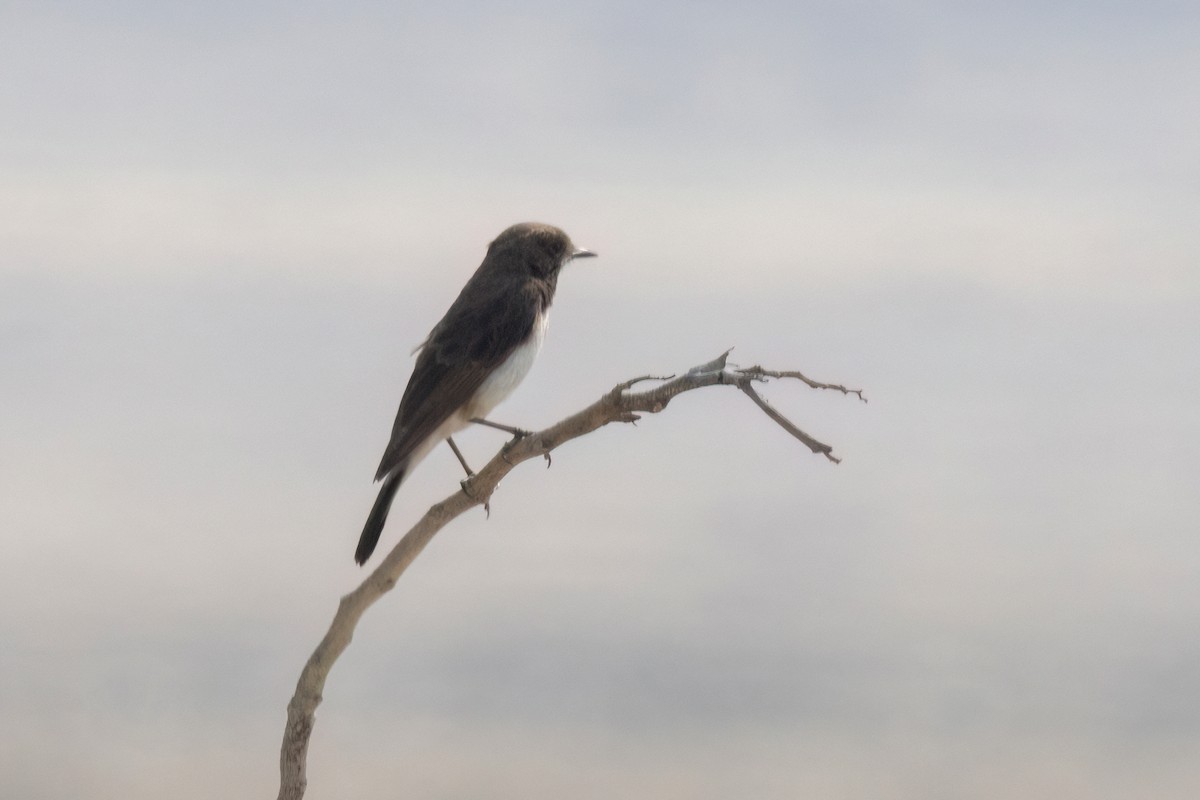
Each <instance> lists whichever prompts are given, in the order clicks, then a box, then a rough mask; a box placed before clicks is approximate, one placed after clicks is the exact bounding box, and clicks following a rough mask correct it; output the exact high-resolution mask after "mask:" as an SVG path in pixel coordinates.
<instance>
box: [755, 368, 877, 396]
mask: <svg viewBox="0 0 1200 800" xmlns="http://www.w3.org/2000/svg"><path fill="white" fill-rule="evenodd" d="M740 371H741V372H742V374H744V375H752V376H754V377H763V378H796V379H798V380H802V381H804V382H805V383H807V384H808V385H809V386H811V387H812V388H814V389H832V390H834V391H836V392H841V393H842V394H856V395H858V399H859V400H862V401H863V402H864V403H865V402H867V398H865V397H863V393H862V389H847V388H846V387H845V386H842V385H841V384H839V383H821V382H820V381H814V380H813V379H812V378H809V377H807V376H805V374H804V373H803V372H797V371H796V370H787V371H783V372H776V371H775V370H770V369H763V368H762V367H760V366H757V365H756V366H753V367H747V368H746V369H743V370H740Z"/></svg>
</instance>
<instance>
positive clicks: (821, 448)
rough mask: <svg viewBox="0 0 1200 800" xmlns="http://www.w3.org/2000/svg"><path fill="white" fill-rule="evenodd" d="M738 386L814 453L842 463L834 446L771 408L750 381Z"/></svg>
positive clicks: (836, 462) (780, 425)
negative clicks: (801, 428)
mask: <svg viewBox="0 0 1200 800" xmlns="http://www.w3.org/2000/svg"><path fill="white" fill-rule="evenodd" d="M738 388H739V389H741V390H742V391H743V392H745V393H746V394H747V395H748V396H749V397H750V399H751V400H753V401H754V402H755V403H757V404H758V407H759V408H761V409H762V410H763V411H765V412H766V414H767V416H768V417H770V418H771V419H773V420H775V421H776V422H778V423H779V427H781V428H783V429H784V430H785V431H787V432H788V433H790V434H791V435H792V436H795V437H796V438H797V439H799V440H800V441H802V442H804V444H805V445H806V446H807V447H808V449H809V450H812V451H813V452H814V453H819V454H821V455H823V456H825V457H826V458H828V459H829V460H830V461H832V462H833V463H835V464H840V463H842V460H841V459H840V458H837V457H835V456H834V455H833V448H832V447H830V446H829V445H827V444H825V443H824V442H818V441H817V440H816V439H814V438H812V437H811V436H809V435H808V434H807V433H805V432H804V431H802V430H800V429H799V428H797V427H796V426H795V425H793V424H792V421H791V420H789V419H788V418H787V417H785V416H784V415H783V414H780V413H779V412H778V411H776V410H775V409H773V408H771V404H770V403H768V402H767V401H766V400H763V399H762V396H761V395H759V393H758V392H756V391H754V387H753V386H751V385H750V383H749V382H748V381H747V382H746V383H742V384H739V385H738Z"/></svg>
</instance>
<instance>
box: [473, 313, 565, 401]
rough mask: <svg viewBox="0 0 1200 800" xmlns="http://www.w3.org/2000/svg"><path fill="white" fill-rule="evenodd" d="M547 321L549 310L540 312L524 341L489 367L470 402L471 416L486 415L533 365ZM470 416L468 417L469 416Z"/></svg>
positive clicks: (548, 319) (506, 395) (548, 322)
mask: <svg viewBox="0 0 1200 800" xmlns="http://www.w3.org/2000/svg"><path fill="white" fill-rule="evenodd" d="M549 324H550V314H549V313H548V312H547V313H543V314H540V315H539V316H538V318H537V321H536V322H534V323H533V332H532V333H530V335H529V338H528V339H526V340H525V342H524V344H522V345H520V346H519V347H517V349H516V350H513V352H512V354H511V355H509V357H508V358H506V359H505V360H504V362H503V363H501V364H500V366H498V367H496V369H495V370H493V371H492V374H491V375H488V376H487V378H485V379H484V381H483V383H482V384H480V386H479V391H477V392H476V393H475V398H474V399H475V402H473V403H472V404H471V408H470V417H486V416H487V415H488V414H490V413H491V411H492V409H493V408H495V407H496V406H497V405H499V403H500V402H501V401H502V400H504V398H506V397H508V396H509V395H510V394H512V392H513V389H516V388H517V385H518V384H520V383H521V381H522V380H524V378H525V376H526V375H528V374H529V370H530V368H532V367H533V362H534V359H536V358H537V354H538V351H539V350H541V349H542V340H543V339H545V338H546V326H548V325H549ZM468 418H469V417H468Z"/></svg>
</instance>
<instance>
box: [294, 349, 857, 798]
mask: <svg viewBox="0 0 1200 800" xmlns="http://www.w3.org/2000/svg"><path fill="white" fill-rule="evenodd" d="M729 352H730V351H728V350H727V351H725V352H724V353H723V354H721V355H720V356H718V357H717V358H715V359H713V360H712V361H710V362H708V363H706V364H701V365H699V366H697V367H693V368H692V369H689V370H688V371H687V372H686V373H684V374H683V375H679V376H678V377H675V376H671V377H667V378H655V377H653V376H650V375H645V376H641V377H638V378H633V379H631V380H628V381H624V382H622V383H619V384H617V385H616V386H615V387H613V389H612V390H611V391H609V392H607V393H605V394H604V396H602V397H601V398H600V399H599V400H597V401H596V402H594V403H592V404H591V405H590V406H588V407H587V408H585V409H583V410H582V411H580V412H578V413H576V414H573V415H571V416H569V417H567V418H566V419H564V420H562V421H561V422H559V423H557V424H556V425H552V426H551V427H549V428H546V429H545V430H543V431H536V432H533V433H529V434H527V435H525V436H520V437H517V438H514V439H513V440H511V441H509V442H508V443H507V444H505V445H504V447H502V448H501V449H500V452H498V453H497V454H496V455H495V456H494V457H493V458H492V460H491V461H489V462H488V463H487V466H485V467H484V468H483V469H482V470H480V471H479V472H478V473H477V474H476V475H474V476H472V477H470V478H468V479H467V480H465V481H463V483H462V491H457V492H455V493H454V494H452V495H450V496H449V497H447V498H446V499H445V500H442V501H441V502H440V503H436V504H435V505H433V506H432V507H431V508H430V509H429V510H428V511H427V512H426V513H425V516H423V517H421V519H420V520H418V521H417V523H416V524H415V525H413V527H412V528H411V529H410V530H409V531H408V533H406V534H405V535H404V538H402V539H401V540H400V541H399V542H398V543H397V544H396V546H395V547H393V548H392V551H391V552H390V553H388V554H387V556H386V557H385V558H384V559H383V560H382V561H381V562H380V563H379V566H377V567H376V568H375V570H374V571H373V572H372V573H371V574H370V575H368V576H367V577H366V579H365V580H363V582H362V583H361V584H360V585H359V586H358V588H357V589H355V590H354V591H352V592H350V593H349V594H347V595H346V596H345V597H343V598H342V599H341V602H340V603H338V609H337V613H336V614H335V615H334V617H333V622H332V623H331V624H330V626H329V631H328V632H327V633H326V634H325V638H323V639H322V640H321V643H320V644H319V645H317V649H316V650H315V651H314V652H313V654H312V655H311V656H310V657H309V659H308V662H307V663H306V664H305V665H304V669H303V670H302V671H301V673H300V680H299V681H298V682H297V684H296V693H295V694H294V695H293V696H292V699H291V701H290V702H289V703H288V714H287V725H286V727H285V729H284V734H283V746H282V747H281V749H280V754H279V773H280V783H279V800H300V798H302V797H303V796H304V791H305V788H306V787H307V784H308V779H307V777H306V773H305V770H306V765H307V760H308V743H309V740H310V738H311V736H312V730H313V725H314V724H315V722H316V716H315V715H316V709H317V706H318V705H320V703H321V692H322V691H323V690H324V688H325V680H326V679H327V678H328V676H329V671H330V669H332V668H333V664H334V662H336V661H337V659H338V656H340V655H341V654H342V652H343V651H344V650H345V649H346V648H347V647H348V646H349V645H350V641H351V639H352V638H353V635H354V629H355V626H357V624H358V620H359V618H361V617H362V615H363V613H364V612H365V611H366V610H367V608H369V607H370V606H371V604H372V603H374V602H375V601H376V600H378V599H379V598H380V597H382V596H383V595H384V594H386V593H387V592H389V591H390V590H391V589H392V587H394V586H395V585H396V581H397V580H399V578H400V576H401V575H402V574H403V573H404V571H405V570H406V569H408V566H409V564H411V563H412V562H413V561H414V560H415V559H416V557H417V556H418V555H420V554H421V551H422V550H424V549H425V545H427V544H429V542H430V540H432V539H433V537H434V535H435V534H437V532H438V531H440V530H441V529H442V528H443V527H445V526H446V524H447V523H449V522H450V521H451V520H453V519H454V518H455V517H457V516H459V515H460V514H462V513H463V512H465V511H467V510H468V509H470V508H472V507H474V506H477V505H482V506H484V507H485V508H486V507H487V503H488V500H489V499H490V498H491V496H492V492H494V491H495V489H496V486H497V485H498V484H499V483H500V481H501V480H502V479H503V478H504V476H505V475H507V474H508V473H509V472H510V471H511V470H512V469H513V467H515V466H516V465H518V464H520V463H521V462H523V461H528V460H529V459H531V458H539V457H544V458H545V459H546V461H547V466H548V465H549V460H550V452H551V451H552V450H554V449H555V448H556V447H559V446H561V445H563V444H565V443H566V442H569V441H570V440H572V439H575V438H578V437H580V436H583V435H585V434H588V433H591V432H592V431H594V430H596V429H597V428H601V427H603V426H605V425H607V424H608V423H610V422H635V421H636V420H638V419H639V418H640V417H639V414H641V413H649V414H657V413H658V412H660V411H662V410H663V409H664V408H666V407H667V404H668V403H670V402H671V400H672V399H673V398H675V397H676V396H677V395H680V394H682V393H684V392H689V391H692V390H693V389H700V388H703V387H705V386H714V385H718V384H719V385H726V386H736V387H738V388H739V389H741V390H742V391H743V392H744V393H745V394H746V395H747V396H749V397H750V398H751V399H752V400H753V401H754V402H755V403H756V404H757V405H758V407H759V408H761V409H762V410H763V411H764V412H765V413H766V414H767V416H769V417H770V418H771V419H773V420H774V421H775V422H777V423H778V424H779V425H780V426H782V427H783V428H784V430H786V431H787V432H788V433H790V434H791V435H792V436H795V437H796V438H797V439H799V440H800V441H802V442H804V444H805V445H807V446H808V447H809V449H811V450H812V451H813V452H814V453H820V454H822V455H824V456H825V457H826V458H828V459H829V460H831V461H833V462H835V463H838V462H839V459H837V458H835V457H834V456H833V448H831V447H830V446H829V445H827V444H823V443H821V442H819V441H817V440H816V439H814V438H812V437H811V436H809V435H808V434H806V433H804V431H802V430H800V429H799V428H798V427H796V426H795V425H794V424H793V423H792V422H791V421H790V420H788V419H787V418H786V417H784V416H783V415H782V414H780V413H779V412H778V411H776V410H775V409H773V408H771V406H770V405H768V404H767V402H766V401H765V400H763V399H762V397H760V396H759V394H758V393H757V392H756V391H755V390H754V388H753V386H752V385H751V384H752V383H753V382H755V381H765V380H767V379H768V378H798V379H800V380H802V381H804V382H805V383H807V384H808V385H809V386H811V387H813V388H815V389H837V390H840V391H841V392H842V393H843V394H857V395H858V396H859V399H861V400H863V402H866V399H865V398H863V396H862V392H861V391H860V390H857V389H846V388H845V387H843V386H838V385H834V384H825V383H819V382H817V381H812V380H810V379H808V378H806V377H804V376H803V375H802V374H801V373H799V372H794V371H793V372H774V371H770V370H765V369H763V368H762V367H758V366H754V367H750V368H748V369H736V368H735V369H730V368H728V367H727V363H726V362H727V359H728V356H729ZM649 380H658V381H662V383H660V384H659V385H658V386H656V387H654V388H652V389H647V390H645V391H642V392H634V393H630V392H629V391H628V390H629V389H630V388H631V387H632V386H634V385H635V384H637V383H641V382H643V381H649Z"/></svg>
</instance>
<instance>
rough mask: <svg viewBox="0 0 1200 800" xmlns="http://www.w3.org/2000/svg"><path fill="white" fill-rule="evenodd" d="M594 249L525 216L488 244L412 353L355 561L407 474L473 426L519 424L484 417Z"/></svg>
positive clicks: (365, 551) (533, 351) (369, 546)
mask: <svg viewBox="0 0 1200 800" xmlns="http://www.w3.org/2000/svg"><path fill="white" fill-rule="evenodd" d="M595 255H596V254H595V253H593V252H592V251H590V250H586V249H583V248H581V247H576V246H575V245H574V243H572V241H571V238H570V237H569V236H567V234H566V233H565V232H563V231H562V230H561V229H560V228H556V227H554V226H553V225H546V224H544V223H538V222H522V223H519V224H516V225H512V226H510V227H509V228H506V229H505V230H504V231H503V232H501V234H500V235H499V236H497V237H496V238H495V240H493V241H492V242H491V244H489V245H488V249H487V254H486V255H485V256H484V259H483V263H481V264H480V265H479V268H478V269H476V270H475V274H473V275H472V276H471V278H470V279H469V280H468V281H467V283H466V285H465V286H463V288H462V291H461V292H459V294H458V298H457V299H456V300H455V301H454V302H453V303H452V304H451V306H450V309H449V310H448V311H447V312H446V314H445V316H443V317H442V319H441V320H440V321H439V322H438V323H437V324H436V325H434V326H433V330H432V331H430V333H429V336H428V337H427V338H426V339H425V341H424V342H422V343H421V344H420V345H418V346H417V349H416V350H414V351H413V352H415V353H419V355H418V356H417V363H416V364H415V365H414V367H413V371H412V376H411V377H410V378H409V379H408V385H407V386H406V387H405V389H404V394H403V396H402V397H401V399H400V408H399V410H398V411H397V412H396V421H395V424H394V425H393V426H392V435H391V438H390V439H389V441H388V444H387V447H386V449H385V450H384V452H383V459H382V460H381V461H380V462H379V469H378V471H377V472H376V473H375V481H376V482H378V481H383V484H382V485H381V486H380V488H379V495H378V497H377V498H376V499H375V504H374V505H373V506H372V507H371V513H370V514H369V515H368V516H367V521H366V524H365V525H364V526H363V530H362V535H361V536H360V537H359V540H358V548H357V549H356V550H355V553H354V560H355V561H356V562H357V563H358V564H359V565H360V566H361V565H362V564H363V563H365V562H366V560H367V559H368V558H370V557H371V553H372V552H374V550H375V546H376V544H378V542H379V536H380V534H381V533H382V532H383V526H384V523H385V522H386V521H387V515H388V510H389V509H390V508H391V505H392V500H393V499H394V498H395V496H396V491H397V490H398V489H399V488H400V485H401V483H403V482H404V479H405V478H406V477H408V476H409V475H411V474H412V471H413V469H414V468H415V467H416V466H417V464H419V463H420V462H421V460H422V459H423V458H425V456H426V455H428V454H429V452H430V451H431V450H432V449H433V448H434V447H436V446H437V445H438V443H439V442H442V441H446V442H447V443H448V444H449V445H450V446H451V448H453V449H454V452H455V455H457V456H458V457H459V460H460V461H462V464H463V467H464V468H466V469H467V473H468V475H470V474H471V471H470V468H468V467H467V465H466V462H465V461H463V459H462V456H461V454H460V453H459V452H458V448H457V447H456V446H455V445H454V440H453V439H451V438H450V437H451V436H452V435H453V434H455V433H457V432H458V431H460V430H462V429H463V428H465V427H467V425H469V424H470V423H471V422H479V423H483V424H488V425H492V426H493V427H499V428H502V429H504V430H508V431H510V432H513V433H516V432H517V429H515V428H509V427H507V426H503V425H497V424H496V423H491V422H488V421H487V420H485V419H484V418H485V417H486V416H487V415H488V414H489V413H491V411H492V409H493V408H495V407H496V405H497V404H499V403H500V402H501V401H502V400H504V399H505V398H506V397H508V396H509V395H510V394H511V393H512V391H513V390H514V389H516V388H517V385H518V384H519V383H520V382H521V380H522V379H523V378H524V377H525V375H526V374H528V372H529V370H530V368H531V367H532V366H533V362H534V359H535V358H536V357H537V354H538V351H539V350H540V349H541V347H542V340H543V338H544V337H545V335H546V326H547V322H548V320H549V311H550V303H551V301H553V299H554V291H555V288H556V287H557V285H558V274H559V271H560V270H561V269H562V268H563V267H564V266H566V264H567V263H569V262H571V261H573V260H575V259H577V258H589V257H593V256H595Z"/></svg>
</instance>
